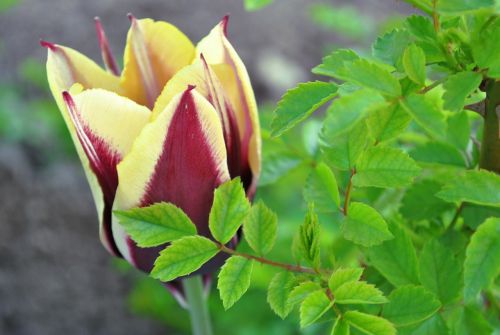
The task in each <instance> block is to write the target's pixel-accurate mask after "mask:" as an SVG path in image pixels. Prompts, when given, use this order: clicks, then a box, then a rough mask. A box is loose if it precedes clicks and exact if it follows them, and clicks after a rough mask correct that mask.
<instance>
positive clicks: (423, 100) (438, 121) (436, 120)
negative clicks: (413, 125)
mask: <svg viewBox="0 0 500 335" xmlns="http://www.w3.org/2000/svg"><path fill="white" fill-rule="evenodd" d="M401 106H402V107H403V108H404V109H405V110H406V111H407V112H408V113H409V114H410V115H411V116H412V117H413V119H414V120H415V122H417V123H418V125H420V126H421V127H422V128H423V129H425V130H426V131H427V132H429V133H430V134H431V135H433V136H434V137H436V138H440V137H441V136H442V135H443V134H445V133H446V121H445V117H444V114H443V112H442V111H441V109H440V108H439V106H437V105H436V104H435V103H433V101H432V100H431V99H430V98H429V96H428V95H426V94H415V93H413V94H410V95H409V96H407V97H406V98H405V100H404V101H402V102H401Z"/></svg>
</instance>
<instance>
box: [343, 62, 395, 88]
mask: <svg viewBox="0 0 500 335" xmlns="http://www.w3.org/2000/svg"><path fill="white" fill-rule="evenodd" d="M342 74H343V75H344V76H346V78H347V79H348V80H350V81H352V82H354V83H355V84H358V85H359V86H363V87H366V88H370V89H373V90H375V91H378V92H380V93H381V94H383V95H386V96H388V97H399V96H400V95H401V85H399V81H398V80H397V79H396V78H395V77H394V76H393V75H392V74H391V73H390V72H389V71H387V70H386V69H385V68H383V67H381V66H379V65H377V64H375V63H373V62H370V61H368V60H366V59H358V60H356V61H354V62H352V63H349V64H347V66H346V68H345V69H344V70H343V71H342Z"/></svg>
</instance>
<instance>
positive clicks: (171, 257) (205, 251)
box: [151, 236, 219, 282]
mask: <svg viewBox="0 0 500 335" xmlns="http://www.w3.org/2000/svg"><path fill="white" fill-rule="evenodd" d="M218 252H219V248H218V247H217V245H216V244H215V243H214V242H212V241H210V240H209V239H208V238H206V237H203V236H187V237H183V238H181V239H179V240H175V241H173V242H172V244H171V245H170V246H168V247H166V248H165V249H164V250H162V251H161V252H160V256H158V258H157V259H156V261H155V264H154V267H153V270H152V271H151V277H153V278H156V279H159V280H161V281H163V282H169V281H172V280H174V279H176V278H178V277H181V276H186V275H189V274H191V273H193V272H194V271H196V270H198V269H199V268H200V267H201V266H202V265H203V264H205V263H206V262H208V261H209V260H210V259H212V258H213V257H214V256H215V255H216V254H217V253H218Z"/></svg>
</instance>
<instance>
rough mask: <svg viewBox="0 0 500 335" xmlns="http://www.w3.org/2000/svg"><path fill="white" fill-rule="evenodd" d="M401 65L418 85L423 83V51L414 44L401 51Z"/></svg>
mask: <svg viewBox="0 0 500 335" xmlns="http://www.w3.org/2000/svg"><path fill="white" fill-rule="evenodd" d="M403 67H404V69H405V72H406V74H407V75H408V77H409V78H410V79H411V80H413V81H414V82H415V83H417V84H419V85H420V86H423V85H425V53H424V51H423V50H422V49H421V48H419V47H418V46H416V45H415V44H412V45H410V46H409V47H407V48H406V49H405V51H404V53H403Z"/></svg>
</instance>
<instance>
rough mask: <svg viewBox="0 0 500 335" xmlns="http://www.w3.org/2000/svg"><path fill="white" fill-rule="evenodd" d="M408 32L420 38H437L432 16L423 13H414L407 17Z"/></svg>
mask: <svg viewBox="0 0 500 335" xmlns="http://www.w3.org/2000/svg"><path fill="white" fill-rule="evenodd" d="M405 24H406V27H407V28H408V32H410V34H412V35H413V36H415V37H416V38H418V39H420V40H430V41H435V40H436V31H435V30H434V26H433V25H432V21H431V19H430V18H427V17H425V16H421V15H412V16H410V17H408V18H407V19H406V22H405Z"/></svg>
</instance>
